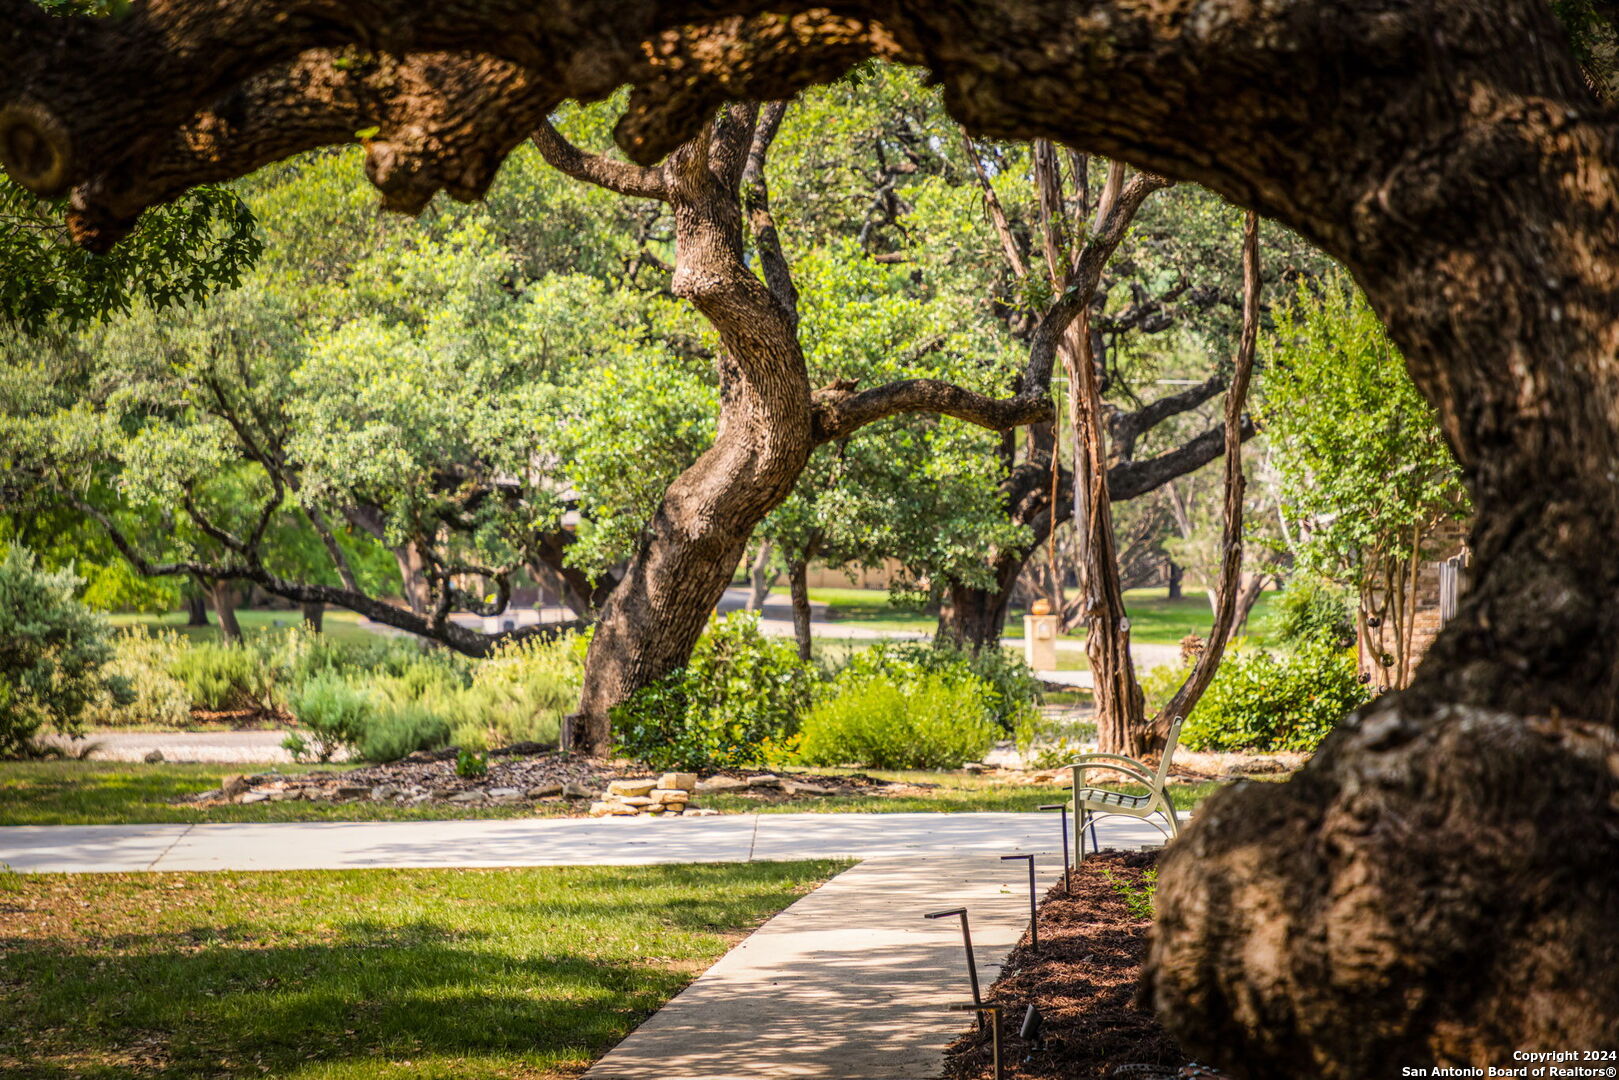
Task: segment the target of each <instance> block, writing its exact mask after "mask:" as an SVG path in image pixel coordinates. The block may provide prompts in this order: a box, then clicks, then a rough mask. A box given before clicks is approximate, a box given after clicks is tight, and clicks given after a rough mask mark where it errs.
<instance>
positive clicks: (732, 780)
mask: <svg viewBox="0 0 1619 1080" xmlns="http://www.w3.org/2000/svg"><path fill="white" fill-rule="evenodd" d="M747 786H748V782H747V781H746V780H738V779H737V778H736V777H734V776H711V777H709V778H708V779H707V780H699V781H698V782H697V787H696V790H697V791H705V792H706V791H738V790H740V789H742V788H745V787H747Z"/></svg>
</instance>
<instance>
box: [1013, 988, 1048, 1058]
mask: <svg viewBox="0 0 1619 1080" xmlns="http://www.w3.org/2000/svg"><path fill="white" fill-rule="evenodd" d="M1045 1026H1046V1018H1045V1017H1043V1016H1041V1015H1040V1010H1039V1009H1037V1008H1035V1007H1034V1003H1033V1002H1032V1001H1031V1002H1030V1003H1029V1011H1028V1012H1026V1013H1024V1014H1023V1026H1022V1027H1020V1028H1018V1038H1020V1039H1022V1040H1023V1041H1024V1042H1025V1043H1027V1044H1028V1046H1029V1049H1030V1050H1044V1049H1045V1048H1046V1040H1045V1037H1044V1036H1043V1035H1041V1033H1040V1032H1041V1029H1043V1028H1044V1027H1045ZM1032 1056H1033V1055H1032V1054H1031V1055H1028V1056H1025V1057H1024V1059H1023V1060H1025V1061H1027V1060H1028V1059H1029V1057H1032Z"/></svg>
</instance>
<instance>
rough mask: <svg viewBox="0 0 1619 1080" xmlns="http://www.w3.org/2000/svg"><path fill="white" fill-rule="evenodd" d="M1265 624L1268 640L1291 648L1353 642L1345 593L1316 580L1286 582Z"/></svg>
mask: <svg viewBox="0 0 1619 1080" xmlns="http://www.w3.org/2000/svg"><path fill="white" fill-rule="evenodd" d="M1265 622H1266V626H1265V631H1266V633H1267V634H1268V635H1269V636H1270V637H1272V638H1273V639H1275V640H1277V641H1280V642H1282V643H1283V644H1285V645H1288V646H1290V647H1293V648H1301V647H1304V646H1307V645H1330V646H1334V647H1336V648H1348V647H1349V646H1351V645H1353V644H1354V643H1355V616H1354V612H1353V609H1352V608H1351V607H1350V602H1349V594H1348V592H1347V591H1346V590H1344V589H1343V588H1341V587H1339V586H1337V585H1334V584H1332V583H1331V582H1328V581H1325V580H1323V579H1321V578H1317V577H1301V578H1299V579H1298V580H1296V581H1293V582H1290V583H1289V584H1288V586H1287V588H1285V589H1283V590H1282V591H1281V592H1280V593H1278V594H1277V596H1276V602H1275V604H1274V605H1273V606H1272V609H1271V614H1270V615H1269V616H1268V617H1267V618H1266V620H1265Z"/></svg>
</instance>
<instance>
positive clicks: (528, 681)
mask: <svg viewBox="0 0 1619 1080" xmlns="http://www.w3.org/2000/svg"><path fill="white" fill-rule="evenodd" d="M589 643H590V638H589V636H588V635H587V634H572V635H569V636H567V637H564V638H558V639H556V640H553V641H536V640H533V639H530V640H527V641H517V642H510V643H507V644H504V645H502V646H500V648H499V649H498V650H497V651H496V653H495V654H494V655H493V656H491V657H489V658H488V659H486V660H482V661H479V663H478V665H477V667H475V668H474V669H473V673H472V686H471V687H470V688H469V689H468V691H467V692H466V693H465V694H464V695H462V697H463V701H462V708H461V713H460V715H461V725H463V726H465V727H468V728H470V727H473V726H481V727H482V728H483V730H484V733H485V740H486V742H488V743H489V744H490V745H510V744H511V743H517V742H537V743H555V742H556V741H557V738H558V736H559V735H560V734H561V732H562V718H563V717H564V716H566V715H567V714H568V713H570V712H572V711H573V708H574V706H575V705H577V704H578V702H579V690H580V688H581V687H582V686H583V685H584V679H585V649H586V648H587V647H588V645H589ZM458 730H459V728H458ZM456 741H457V742H458V743H459V742H461V741H462V740H461V738H460V737H459V736H458V737H457V739H456Z"/></svg>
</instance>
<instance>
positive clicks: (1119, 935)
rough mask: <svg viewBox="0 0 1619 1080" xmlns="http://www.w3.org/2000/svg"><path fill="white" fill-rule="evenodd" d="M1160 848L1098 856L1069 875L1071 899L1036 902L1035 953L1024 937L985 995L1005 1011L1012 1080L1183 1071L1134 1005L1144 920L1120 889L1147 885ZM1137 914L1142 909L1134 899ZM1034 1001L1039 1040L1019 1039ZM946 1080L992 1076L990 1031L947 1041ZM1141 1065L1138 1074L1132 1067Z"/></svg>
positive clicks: (1173, 1048) (1147, 1079) (1164, 1037)
mask: <svg viewBox="0 0 1619 1080" xmlns="http://www.w3.org/2000/svg"><path fill="white" fill-rule="evenodd" d="M1157 862H1158V852H1157V851H1103V852H1101V853H1100V854H1096V855H1092V856H1090V857H1089V858H1087V859H1086V860H1085V863H1084V865H1083V866H1082V867H1080V868H1079V869H1077V870H1075V871H1074V874H1073V879H1072V890H1073V895H1072V896H1067V895H1064V893H1063V889H1062V886H1061V885H1058V886H1056V887H1054V888H1053V889H1052V890H1051V892H1049V893H1047V894H1046V898H1045V900H1044V902H1043V903H1042V904H1041V905H1040V950H1039V952H1034V951H1032V950H1031V949H1030V948H1029V941H1028V937H1027V935H1025V937H1024V939H1023V941H1022V942H1020V943H1019V944H1018V946H1017V948H1016V949H1014V950H1013V951H1012V955H1011V956H1010V957H1008V958H1007V962H1006V967H1005V968H1004V969H1003V970H1002V972H1001V977H1000V978H999V979H997V980H996V981H995V985H994V986H992V987H991V988H990V990H989V992H988V994H987V995H986V1000H987V1001H993V1002H998V1003H1000V1004H1001V1005H1002V1006H1003V1008H1004V1010H1005V1011H1004V1013H1003V1015H1002V1019H1001V1025H1002V1026H1001V1060H1002V1062H1003V1067H1004V1069H1005V1075H1006V1076H1008V1077H1017V1078H1019V1080H1058V1078H1061V1080H1090V1078H1098V1080H1101V1078H1111V1077H1114V1076H1118V1077H1120V1078H1121V1080H1122V1078H1126V1077H1128V1078H1132V1080H1154V1078H1159V1077H1163V1078H1169V1077H1175V1076H1180V1075H1187V1076H1213V1075H1214V1074H1212V1073H1203V1072H1196V1073H1194V1072H1191V1071H1187V1072H1186V1073H1184V1074H1183V1073H1182V1071H1181V1070H1182V1068H1183V1066H1186V1065H1187V1061H1186V1058H1185V1057H1184V1056H1183V1055H1182V1054H1181V1051H1180V1047H1179V1046H1177V1045H1176V1043H1175V1040H1174V1039H1172V1038H1170V1036H1169V1035H1168V1034H1167V1033H1166V1032H1165V1031H1164V1029H1163V1028H1162V1027H1160V1026H1159V1024H1158V1020H1157V1018H1155V1017H1154V1016H1153V1015H1152V1013H1151V1012H1150V1011H1148V1010H1146V1009H1143V1008H1141V1007H1140V1006H1138V1005H1137V1004H1136V988H1137V985H1138V983H1139V981H1140V976H1141V963H1142V960H1143V958H1144V957H1145V956H1146V953H1147V930H1148V928H1149V927H1150V926H1151V925H1152V921H1151V919H1150V918H1149V917H1146V916H1145V915H1144V914H1143V913H1141V912H1139V911H1136V912H1133V911H1132V910H1131V903H1130V900H1129V898H1128V897H1127V896H1126V891H1127V889H1130V888H1134V889H1136V890H1138V895H1139V890H1141V889H1142V887H1143V886H1145V885H1147V884H1148V883H1149V882H1150V875H1151V874H1152V871H1153V869H1154V867H1155V866H1156V865H1157ZM1137 906H1138V908H1139V907H1140V906H1141V904H1140V901H1139V900H1138V901H1137ZM1031 1003H1032V1004H1033V1005H1034V1006H1035V1007H1036V1008H1037V1009H1039V1011H1040V1015H1041V1016H1042V1017H1044V1019H1045V1024H1044V1028H1043V1031H1042V1032H1041V1042H1040V1043H1038V1044H1031V1043H1029V1042H1025V1041H1024V1040H1023V1039H1022V1038H1021V1037H1020V1036H1019V1034H1018V1031H1019V1028H1021V1027H1022V1024H1023V1017H1024V1012H1025V1011H1026V1010H1027V1008H1028V1007H1029V1005H1030V1004H1031ZM946 1055H947V1056H946V1063H947V1064H946V1071H947V1075H948V1076H950V1077H951V1078H952V1080H989V1078H991V1077H993V1076H994V1071H993V1069H992V1067H991V1059H990V1036H989V1033H988V1031H987V1030H986V1031H984V1032H979V1031H977V1030H976V1029H973V1030H970V1031H968V1033H967V1034H965V1035H963V1036H961V1037H960V1038H958V1039H957V1040H956V1041H955V1042H953V1043H951V1044H950V1048H949V1050H948V1051H947V1052H946ZM1131 1066H1142V1068H1131Z"/></svg>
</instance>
